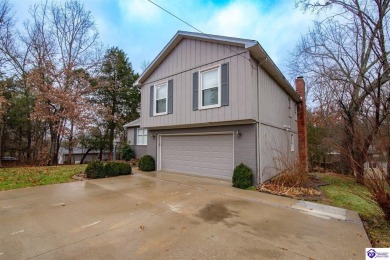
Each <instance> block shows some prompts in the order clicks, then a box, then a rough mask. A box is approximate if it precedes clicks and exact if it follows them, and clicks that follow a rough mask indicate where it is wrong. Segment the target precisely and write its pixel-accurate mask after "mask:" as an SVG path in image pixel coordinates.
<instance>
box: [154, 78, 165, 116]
mask: <svg viewBox="0 0 390 260" xmlns="http://www.w3.org/2000/svg"><path fill="white" fill-rule="evenodd" d="M167 96H168V84H167V83H163V84H160V85H156V87H155V90H154V97H155V98H154V100H155V106H154V107H155V113H154V114H155V115H164V114H166V113H167V110H168V102H167Z"/></svg>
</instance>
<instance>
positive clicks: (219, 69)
mask: <svg viewBox="0 0 390 260" xmlns="http://www.w3.org/2000/svg"><path fill="white" fill-rule="evenodd" d="M215 69H217V70H218V104H215V105H209V106H203V105H202V98H203V91H202V89H203V88H202V85H203V84H202V83H203V81H202V73H204V72H208V71H211V70H215ZM199 82H200V83H199V89H198V92H199V99H198V106H199V110H202V109H209V108H216V107H221V65H218V66H214V67H211V68H207V69H204V70H200V71H199Z"/></svg>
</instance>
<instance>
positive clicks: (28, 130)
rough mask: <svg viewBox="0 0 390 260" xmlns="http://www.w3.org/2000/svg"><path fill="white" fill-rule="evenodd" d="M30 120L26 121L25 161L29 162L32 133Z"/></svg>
mask: <svg viewBox="0 0 390 260" xmlns="http://www.w3.org/2000/svg"><path fill="white" fill-rule="evenodd" d="M31 131H32V130H31V122H28V126H27V155H26V157H27V162H28V163H30V162H31V144H32V133H31Z"/></svg>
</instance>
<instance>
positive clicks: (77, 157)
mask: <svg viewBox="0 0 390 260" xmlns="http://www.w3.org/2000/svg"><path fill="white" fill-rule="evenodd" d="M87 150H88V148H84V147H75V148H73V152H72V163H74V164H79V163H80V161H81V159H82V158H83V156H84V154H85V153H86V152H87ZM68 155H69V150H68V149H65V148H61V149H60V151H59V153H58V163H59V164H64V163H66V162H68ZM108 157H109V156H108V152H106V151H103V154H102V160H103V161H107V160H108ZM93 160H99V150H91V151H89V152H88V154H87V156H86V157H85V159H84V163H89V162H91V161H93Z"/></svg>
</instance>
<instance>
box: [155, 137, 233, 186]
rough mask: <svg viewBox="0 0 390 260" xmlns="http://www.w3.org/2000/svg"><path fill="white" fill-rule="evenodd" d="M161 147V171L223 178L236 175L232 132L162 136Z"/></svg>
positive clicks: (160, 139) (160, 138)
mask: <svg viewBox="0 0 390 260" xmlns="http://www.w3.org/2000/svg"><path fill="white" fill-rule="evenodd" d="M159 148H160V149H159V158H160V160H159V167H158V168H159V170H162V171H170V172H178V173H186V174H193V175H199V176H209V177H214V178H221V179H231V178H232V174H233V165H234V136H233V134H232V133H229V134H226V133H224V134H203V135H202V134H181V135H160V136H159Z"/></svg>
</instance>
